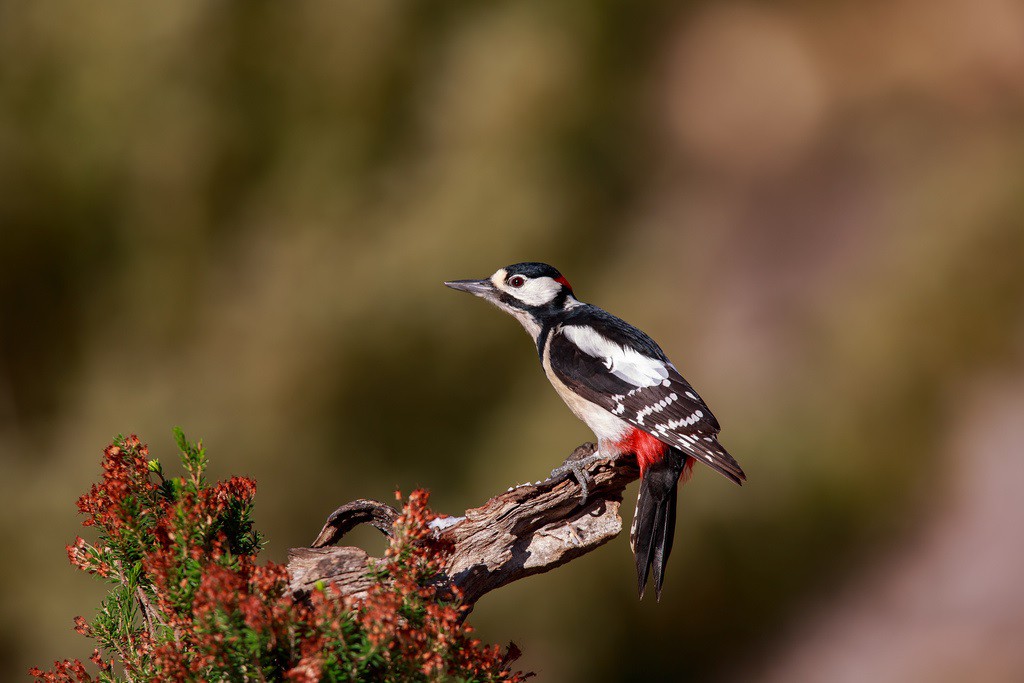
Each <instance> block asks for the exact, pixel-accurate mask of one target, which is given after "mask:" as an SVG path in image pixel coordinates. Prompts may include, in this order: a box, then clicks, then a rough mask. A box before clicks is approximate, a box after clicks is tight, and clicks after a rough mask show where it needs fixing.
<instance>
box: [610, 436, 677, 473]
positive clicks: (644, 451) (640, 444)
mask: <svg viewBox="0 0 1024 683" xmlns="http://www.w3.org/2000/svg"><path fill="white" fill-rule="evenodd" d="M615 445H616V446H618V447H619V450H621V451H623V452H626V451H629V452H632V453H636V462H637V464H638V465H640V476H641V477H642V476H644V472H646V471H647V468H648V467H650V466H651V465H653V464H654V463H656V462H658V461H659V460H661V459H662V458H663V457H665V451H667V450H668V446H667V445H665V444H664V443H662V442H661V441H658V440H657V439H655V438H654V437H653V436H651V435H650V434H648V433H647V432H645V431H643V430H642V429H633V430H631V431H630V432H629V434H627V435H626V436H625V437H623V438H622V440H621V441H619V442H618V443H617V444H615Z"/></svg>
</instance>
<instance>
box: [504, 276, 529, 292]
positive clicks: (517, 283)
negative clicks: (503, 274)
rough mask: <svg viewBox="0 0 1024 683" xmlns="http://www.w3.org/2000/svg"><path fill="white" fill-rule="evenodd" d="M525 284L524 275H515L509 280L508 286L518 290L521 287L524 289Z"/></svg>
mask: <svg viewBox="0 0 1024 683" xmlns="http://www.w3.org/2000/svg"><path fill="white" fill-rule="evenodd" d="M525 284H526V278H524V277H523V276H522V275H513V276H512V277H510V278H509V279H508V286H509V287H515V288H517V289H518V288H519V287H522V286H523V285H525Z"/></svg>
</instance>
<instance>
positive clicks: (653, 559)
mask: <svg viewBox="0 0 1024 683" xmlns="http://www.w3.org/2000/svg"><path fill="white" fill-rule="evenodd" d="M692 466H693V459H692V458H690V457H689V456H687V455H685V454H684V453H683V452H682V451H680V450H678V449H676V448H669V449H667V450H666V452H665V455H664V457H662V458H661V459H660V460H657V461H655V462H652V463H651V464H650V465H648V466H647V467H646V468H645V471H644V473H643V475H642V476H641V479H640V493H639V495H638V496H637V499H636V512H635V513H634V515H633V527H632V529H630V532H629V542H630V545H631V546H632V547H633V554H634V555H635V556H636V580H637V586H638V588H639V590H640V598H641V599H643V597H644V589H645V588H646V587H647V578H648V576H649V575H650V572H651V569H652V568H653V569H654V589H655V591H656V592H657V596H658V600H659V601H660V600H661V584H662V583H663V582H664V580H665V566H666V564H668V555H669V553H670V552H671V551H672V537H673V535H674V533H675V528H676V491H677V489H678V487H679V479H680V475H683V474H684V472H685V473H687V474H688V473H689V472H690V468H691V467H692Z"/></svg>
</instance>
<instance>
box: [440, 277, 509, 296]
mask: <svg viewBox="0 0 1024 683" xmlns="http://www.w3.org/2000/svg"><path fill="white" fill-rule="evenodd" d="M444 284H445V287H451V288H452V289H457V290H459V291H460V292H469V293H470V294H472V295H473V296H478V297H480V298H482V299H492V298H494V295H495V293H496V292H497V290H496V289H495V288H494V283H493V282H491V281H490V280H452V281H451V282H446V283H444Z"/></svg>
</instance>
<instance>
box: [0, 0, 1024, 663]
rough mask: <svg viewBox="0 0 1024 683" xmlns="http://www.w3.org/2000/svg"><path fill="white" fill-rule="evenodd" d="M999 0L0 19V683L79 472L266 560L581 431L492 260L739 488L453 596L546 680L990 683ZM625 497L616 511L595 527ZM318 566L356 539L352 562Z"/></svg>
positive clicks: (50, 584)
mask: <svg viewBox="0 0 1024 683" xmlns="http://www.w3.org/2000/svg"><path fill="white" fill-rule="evenodd" d="M1022 26H1024V7H1022V6H1021V4H1020V3H1019V2H1015V1H1014V0H940V1H939V2H921V1H920V0H896V1H895V2H883V1H881V0H873V1H870V2H866V3H864V2H843V1H840V2H828V3H813V2H726V3H722V2H707V1H692V2H685V3H678V2H666V1H664V0H643V1H640V2H632V3H615V2H602V1H597V2H579V1H576V2H572V1H570V2H557V3H555V2H516V3H513V2H495V3H470V2H454V1H439V2H432V3H401V2H396V1H393V0H374V2H354V1H353V2H336V3H268V2H248V3H198V2H178V3H161V4H150V3H132V2H115V3H105V4H104V5H102V6H97V5H95V4H90V3H73V2H29V1H27V0H13V1H10V2H5V3H3V4H0V463H2V466H3V472H4V476H3V477H2V479H0V494H2V499H3V501H4V514H3V515H2V520H3V521H2V522H0V542H2V547H3V548H4V557H5V559H4V561H3V562H2V563H0V578H2V586H3V588H2V589H0V618H2V621H0V670H2V671H3V672H6V673H7V674H8V675H7V676H4V677H5V678H6V677H10V676H15V675H21V674H23V672H24V671H25V670H26V669H27V667H28V666H30V665H32V664H46V663H47V662H49V661H50V660H52V659H53V658H57V657H65V656H80V657H83V658H84V656H85V655H87V654H88V650H87V649H86V648H87V643H86V641H85V640H84V639H82V638H80V637H78V636H77V635H75V634H74V633H73V632H72V630H71V618H72V617H73V616H74V615H76V614H89V613H90V611H91V610H92V609H93V608H94V606H95V605H96V604H98V600H99V597H100V587H99V586H94V585H93V584H92V582H91V581H90V579H89V578H87V577H86V576H84V575H80V574H77V573H76V572H74V570H73V569H72V568H71V567H70V566H69V565H68V563H67V560H66V557H65V555H64V551H63V546H64V544H66V543H68V542H70V541H71V540H73V538H74V535H75V534H76V532H79V531H80V529H79V528H78V519H77V517H76V514H75V506H74V501H75V499H76V497H77V496H78V495H79V494H80V493H82V492H83V491H85V490H86V489H87V488H88V486H89V484H90V483H91V481H92V480H93V479H94V478H95V477H97V476H98V462H99V458H100V455H101V451H102V447H103V446H104V445H105V444H106V443H107V442H108V441H109V440H110V438H111V437H112V436H113V435H114V434H116V433H118V432H135V433H138V434H139V435H140V436H141V437H142V438H143V440H144V441H147V442H148V443H149V444H150V448H151V451H152V452H153V454H154V455H155V456H157V457H163V458H164V459H165V460H167V459H169V458H173V453H174V450H173V441H172V438H171V433H170V428H171V426H172V425H182V426H183V427H184V428H185V431H186V433H187V434H188V435H189V436H190V437H192V438H197V437H202V438H203V439H204V441H205V443H206V445H207V446H208V448H209V450H210V454H211V457H212V465H211V474H212V475H213V476H215V477H224V476H227V475H229V474H247V475H251V476H253V477H255V478H256V479H257V480H258V482H259V495H258V499H257V523H258V525H259V527H260V528H261V529H262V530H263V531H265V532H266V533H267V534H268V535H269V539H270V543H269V546H268V548H267V550H266V551H265V555H266V557H268V558H270V559H275V560H278V561H282V560H283V559H284V557H285V553H286V549H287V548H288V547H290V546H297V545H305V544H307V543H309V542H310V541H311V540H312V538H313V536H315V534H316V532H317V530H318V529H319V527H320V524H321V522H322V521H323V518H324V516H325V515H326V514H327V513H328V512H330V511H331V510H332V509H333V508H334V507H335V506H336V505H337V504H340V503H342V502H345V501H348V500H350V499H353V498H356V497H375V498H379V499H384V500H387V499H389V497H390V496H391V492H392V491H393V490H394V488H395V487H399V488H401V489H402V490H403V491H406V492H408V491H409V490H410V489H412V488H413V487H415V486H424V487H427V488H429V489H431V491H432V492H433V498H432V500H433V504H434V506H435V508H436V509H438V510H440V511H444V512H449V513H458V512H459V511H461V510H463V509H465V508H466V507H470V506H473V505H476V504H478V503H480V502H481V501H482V500H484V499H485V498H487V497H488V496H490V495H492V494H494V493H496V492H498V491H503V490H504V489H505V488H506V487H508V486H509V485H512V484H514V483H516V482H519V481H531V480H536V479H539V478H542V476H543V475H545V474H546V473H547V472H548V471H549V470H550V469H551V467H553V466H555V465H557V464H558V463H560V462H561V460H562V459H563V457H564V456H565V455H566V454H568V453H569V452H570V451H571V450H572V448H573V447H574V446H576V445H577V444H578V443H580V442H582V441H585V440H587V439H589V437H590V435H589V433H588V432H587V430H586V428H585V427H584V426H583V425H581V424H579V423H577V422H576V420H575V419H574V418H573V417H572V416H571V414H570V413H569V412H568V410H566V409H565V407H564V406H563V405H562V404H561V403H560V402H559V400H558V398H557V397H556V396H555V394H554V392H553V391H551V389H550V387H549V386H548V385H547V382H546V380H545V379H544V377H543V375H542V373H541V371H540V369H539V367H538V364H537V361H536V356H535V354H534V352H533V351H532V349H531V348H530V344H529V341H528V340H527V338H526V337H525V335H524V334H523V333H522V332H521V331H519V330H518V327H517V325H516V323H514V321H512V320H510V319H508V318H506V317H505V316H502V315H500V314H499V313H497V312H496V311H494V310H492V309H490V308H488V307H486V306H485V305H483V304H482V303H480V302H479V301H474V300H470V299H469V298H467V297H465V296H460V295H457V294H455V293H454V292H450V291H448V290H445V289H444V288H443V287H442V286H441V285H440V282H441V281H442V280H445V279H453V278H467V277H484V276H487V275H489V274H490V273H491V272H493V271H494V270H496V269H497V268H498V267H499V266H503V265H506V264H508V263H513V262H516V261H521V260H541V261H547V262H550V263H552V264H554V265H555V266H556V267H558V268H560V269H561V270H562V271H563V272H564V273H565V274H566V275H567V276H568V278H569V279H570V280H571V281H572V282H573V284H574V286H575V288H576V292H577V294H578V295H579V296H580V297H581V298H582V299H584V300H586V301H590V302H593V303H596V304H598V305H601V306H603V307H605V308H607V309H609V310H611V311H613V312H616V313H618V314H619V315H621V316H623V317H625V318H626V319H628V320H630V321H631V322H633V323H635V324H637V325H638V326H640V327H641V328H643V329H645V330H646V331H647V332H648V333H650V334H651V335H652V336H653V337H654V338H656V339H658V341H659V342H660V343H661V345H662V346H663V347H664V348H665V349H666V351H667V352H668V353H669V355H670V356H671V357H672V358H673V359H674V360H675V361H676V364H677V365H678V366H679V367H680V368H681V369H682V371H683V373H684V375H686V376H687V378H688V379H690V381H691V382H693V384H694V385H695V386H696V387H697V388H698V390H700V392H701V393H702V395H703V396H704V397H705V399H706V400H707V401H708V402H709V404H710V405H711V406H712V408H713V409H714V410H715V412H716V414H717V416H718V417H719V419H720V420H721V422H722V423H723V425H724V431H723V434H722V440H723V442H724V443H725V444H726V445H727V446H728V447H729V449H730V450H731V451H732V452H733V453H734V454H735V455H736V456H737V458H738V459H739V460H740V462H741V463H742V464H743V466H744V468H745V470H746V472H747V474H748V476H749V484H748V485H747V486H745V487H744V488H743V489H737V488H734V487H732V486H731V485H729V484H728V482H726V481H725V480H724V479H721V478H720V477H716V476H714V475H713V474H712V473H710V472H709V471H701V472H699V473H698V474H697V476H695V477H694V480H693V481H692V482H691V483H690V484H689V485H688V486H687V487H686V488H685V489H684V490H683V493H682V499H681V501H680V521H679V525H678V529H677V543H676V550H675V552H674V555H673V558H672V560H673V561H672V564H671V566H670V575H669V577H668V579H667V581H666V589H665V595H664V599H663V601H662V603H661V604H655V603H654V602H653V601H652V600H648V601H646V602H644V603H638V602H637V600H636V594H635V585H634V584H635V579H634V576H633V569H632V561H631V557H630V554H629V548H628V544H627V542H626V539H625V538H621V539H618V540H616V541H615V542H613V543H611V544H609V545H608V546H606V547H605V548H603V549H602V550H601V551H599V552H597V553H594V554H592V555H589V556H587V557H585V558H583V559H581V560H578V561H576V562H574V563H572V564H571V565H569V566H567V567H564V568H562V569H560V570H558V571H556V572H553V573H551V574H548V575H544V576H541V577H536V578H532V579H529V580H526V581H523V582H520V583H517V584H515V585H513V586H510V587H508V588H506V589H503V590H502V591H499V592H498V593H496V594H492V595H490V596H488V597H487V598H485V599H484V601H482V602H481V603H480V604H479V605H478V606H477V609H476V611H475V612H474V614H473V616H472V621H473V623H474V624H475V625H476V626H477V627H478V629H479V633H480V635H481V637H483V638H485V639H488V640H491V641H496V642H504V641H507V640H509V639H513V640H515V641H516V642H517V643H518V644H519V645H520V646H522V648H523V650H524V652H525V655H524V658H523V660H522V662H521V663H522V665H523V666H524V667H526V668H529V669H533V670H536V671H538V673H539V674H540V677H541V680H547V681H570V682H571V681H627V680H685V681H705V680H743V681H749V680H764V681H775V680H777V681H804V680H807V681H814V680H829V681H847V680H849V681H863V680H875V681H890V680H891V681H910V680H944V681H961V680H971V681H985V680H993V681H1001V680H1007V681H1009V680H1021V679H1022V678H1024V654H1022V653H1021V652H1020V648H1019V643H1020V642H1021V639H1022V638H1024V618H1022V616H1021V615H1024V595H1022V589H1021V587H1020V580H1019V577H1020V576H1022V575H1024V557H1022V555H1024V548H1022V547H1021V546H1022V545H1024V543H1022V541H1021V536H1020V528H1021V525H1022V524H1024V506H1022V505H1021V504H1020V500H1019V493H1018V492H1019V490H1020V489H1019V488H1018V487H1019V486H1020V485H1024V471H1022V467H1024V465H1022V464H1021V463H1022V462H1024V457H1021V456H1022V455H1024V428H1021V427H1020V426H1019V424H1020V423H1022V422H1024V308H1022V303H1024V272H1022V271H1024V116H1022V115H1024V30H1022V29H1021V27H1022ZM631 495H632V494H630V493H628V492H627V496H626V499H627V500H632V498H631ZM354 538H355V539H356V540H358V541H360V542H362V543H365V544H366V545H367V546H368V547H369V548H370V549H371V550H376V551H379V550H380V549H381V548H382V546H383V544H382V542H381V541H380V540H378V539H375V538H373V537H372V535H370V534H369V533H366V534H357V535H356V536H355V537H354Z"/></svg>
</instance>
